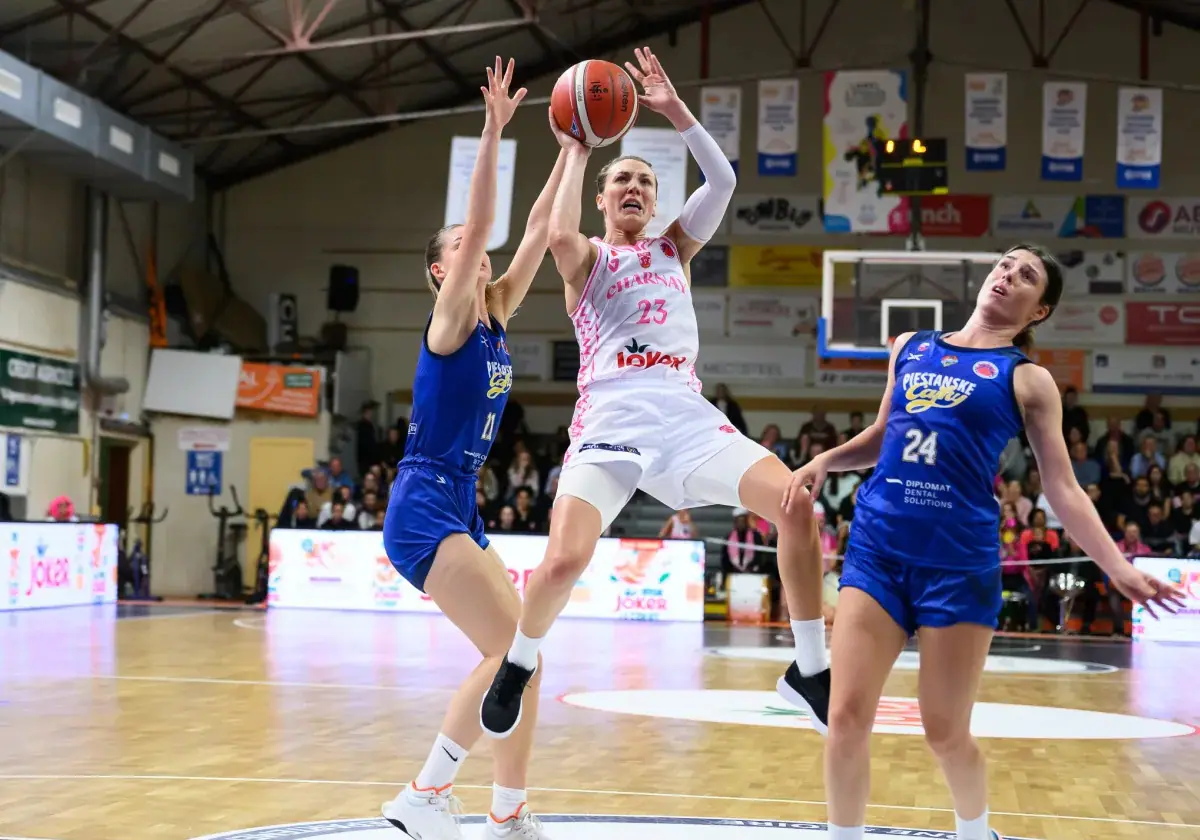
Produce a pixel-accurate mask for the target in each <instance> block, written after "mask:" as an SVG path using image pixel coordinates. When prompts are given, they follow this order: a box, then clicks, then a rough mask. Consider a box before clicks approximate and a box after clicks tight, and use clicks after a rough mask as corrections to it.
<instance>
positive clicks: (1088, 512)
mask: <svg viewBox="0 0 1200 840" xmlns="http://www.w3.org/2000/svg"><path fill="white" fill-rule="evenodd" d="M1013 387H1014V390H1015V393H1016V397H1017V402H1018V403H1019V404H1020V406H1021V412H1022V414H1023V415H1024V417H1025V432H1026V434H1027V436H1028V437H1029V445H1030V447H1032V449H1033V454H1034V456H1035V457H1036V458H1037V465H1038V470H1039V471H1040V472H1041V475H1042V489H1043V490H1044V491H1045V493H1046V500H1047V501H1048V502H1049V503H1050V507H1051V508H1053V509H1054V512H1055V513H1056V514H1057V515H1058V518H1059V521H1060V522H1062V524H1063V528H1064V529H1065V530H1066V531H1067V532H1068V533H1069V534H1070V535H1071V536H1072V537H1074V538H1075V542H1077V543H1079V547H1080V548H1082V549H1083V550H1084V551H1085V552H1086V553H1087V555H1088V557H1091V558H1092V559H1093V560H1095V561H1096V564H1097V565H1098V566H1100V568H1101V569H1103V570H1104V572H1105V573H1106V574H1107V575H1108V576H1109V578H1110V579H1111V580H1112V582H1113V583H1114V584H1115V585H1116V587H1117V588H1118V589H1120V590H1121V592H1123V593H1124V594H1125V595H1126V596H1127V597H1128V598H1129V599H1130V600H1132V601H1134V602H1135V603H1139V604H1144V605H1145V606H1146V609H1147V610H1148V611H1149V612H1150V614H1151V615H1154V605H1156V604H1157V605H1159V606H1161V607H1163V608H1164V609H1166V610H1167V611H1168V612H1175V609H1176V608H1177V607H1182V606H1183V605H1184V594H1183V592H1182V591H1180V590H1179V589H1177V588H1176V587H1174V586H1171V585H1170V584H1168V583H1165V582H1163V581H1161V580H1158V579H1157V578H1155V577H1152V576H1151V575H1148V574H1146V573H1145V572H1142V571H1139V570H1138V569H1135V568H1134V567H1133V564H1132V563H1130V562H1129V561H1127V560H1126V559H1125V557H1124V556H1123V555H1122V554H1121V552H1120V551H1119V550H1118V549H1117V545H1116V543H1115V542H1113V540H1112V538H1111V537H1110V536H1109V535H1108V531H1107V530H1106V529H1105V527H1104V523H1103V521H1101V519H1100V514H1099V513H1097V512H1096V506H1095V505H1093V504H1092V500H1091V499H1089V498H1088V495H1087V493H1086V492H1084V489H1083V488H1082V487H1081V486H1080V485H1079V481H1078V480H1077V479H1076V478H1075V473H1074V471H1073V470H1072V469H1071V460H1070V457H1069V455H1068V454H1067V444H1066V441H1065V440H1064V439H1063V435H1062V398H1061V397H1060V396H1059V392H1058V386H1057V385H1056V384H1055V383H1054V377H1052V376H1051V375H1050V373H1049V372H1048V371H1047V370H1046V369H1045V368H1041V367H1038V366H1037V365H1032V364H1024V365H1021V366H1020V367H1018V368H1017V370H1016V372H1015V374H1014V376H1013Z"/></svg>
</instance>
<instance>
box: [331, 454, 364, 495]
mask: <svg viewBox="0 0 1200 840" xmlns="http://www.w3.org/2000/svg"><path fill="white" fill-rule="evenodd" d="M374 463H375V462H374V461H367V462H366V463H362V464H359V465H358V468H359V470H360V471H361V472H366V471H367V469H368V468H369V467H370V466H371V465H372V464H374ZM329 483H330V484H331V485H333V489H334V490H337V489H339V488H342V487H347V488H349V489H350V490H354V479H353V478H351V477H350V473H348V472H346V468H345V467H344V466H343V465H342V459H341V458H339V457H338V456H336V455H334V456H333V457H332V458H330V459H329Z"/></svg>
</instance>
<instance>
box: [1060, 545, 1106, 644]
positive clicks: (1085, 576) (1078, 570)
mask: <svg viewBox="0 0 1200 840" xmlns="http://www.w3.org/2000/svg"><path fill="white" fill-rule="evenodd" d="M1063 539H1064V541H1065V543H1064V546H1063V556H1064V557H1082V558H1084V559H1082V560H1077V561H1075V562H1074V563H1071V564H1070V566H1069V567H1068V568H1067V569H1066V571H1068V572H1070V573H1071V574H1073V575H1075V577H1077V578H1079V579H1081V580H1082V581H1084V582H1085V583H1086V584H1087V585H1086V586H1085V587H1084V588H1083V590H1082V591H1081V592H1080V593H1079V597H1078V599H1077V601H1076V603H1078V604H1079V605H1081V606H1082V607H1083V610H1082V612H1083V615H1082V616H1081V619H1082V624H1083V632H1084V634H1085V635H1091V632H1092V622H1094V621H1095V620H1096V606H1097V605H1098V604H1099V603H1100V592H1099V591H1098V590H1097V589H1096V584H1097V583H1099V582H1100V578H1101V574H1100V568H1099V567H1098V566H1097V565H1096V564H1095V563H1093V562H1092V561H1091V560H1089V559H1087V552H1085V551H1084V550H1083V549H1082V548H1080V547H1079V543H1077V542H1075V539H1074V537H1072V536H1071V535H1070V534H1063ZM1067 618H1068V620H1069V619H1070V616H1068V617H1067ZM1066 632H1067V633H1069V634H1072V635H1073V634H1074V631H1073V630H1070V629H1068V630H1067V631H1066Z"/></svg>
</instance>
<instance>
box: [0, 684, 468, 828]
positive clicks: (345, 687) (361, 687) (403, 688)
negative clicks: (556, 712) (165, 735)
mask: <svg viewBox="0 0 1200 840" xmlns="http://www.w3.org/2000/svg"><path fill="white" fill-rule="evenodd" d="M12 679H13V680H14V681H17V682H19V681H22V680H29V681H31V682H37V681H39V680H44V681H46V682H88V681H93V680H95V681H113V682H117V681H122V682H163V683H176V684H178V683H183V684H200V685H253V686H263V687H267V688H328V689H335V690H339V691H350V690H353V691H400V692H411V693H413V694H453V693H455V692H457V691H458V689H457V688H419V687H416V686H407V685H370V684H366V683H313V682H292V681H289V680H240V679H224V678H220V677H166V676H136V675H126V674H85V675H83V676H71V675H61V676H49V677H46V676H30V677H24V676H21V675H17V676H16V677H14V678H12ZM0 840H7V838H5V837H2V836H0Z"/></svg>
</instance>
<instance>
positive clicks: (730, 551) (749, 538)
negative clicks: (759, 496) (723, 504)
mask: <svg viewBox="0 0 1200 840" xmlns="http://www.w3.org/2000/svg"><path fill="white" fill-rule="evenodd" d="M725 539H726V545H725V552H724V554H723V555H722V557H723V559H724V562H723V563H722V564H721V565H722V569H721V571H722V572H724V573H725V575H726V576H729V575H731V574H738V573H744V574H758V573H760V571H761V569H762V567H763V562H762V558H761V557H760V554H761V552H759V551H757V548H758V547H760V546H765V545H766V541H765V540H764V539H763V536H762V534H760V533H759V532H758V530H757V529H755V528H751V527H750V511H748V510H746V509H745V508H734V511H733V530H732V531H730V532H729V534H728V536H726V538H725Z"/></svg>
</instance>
